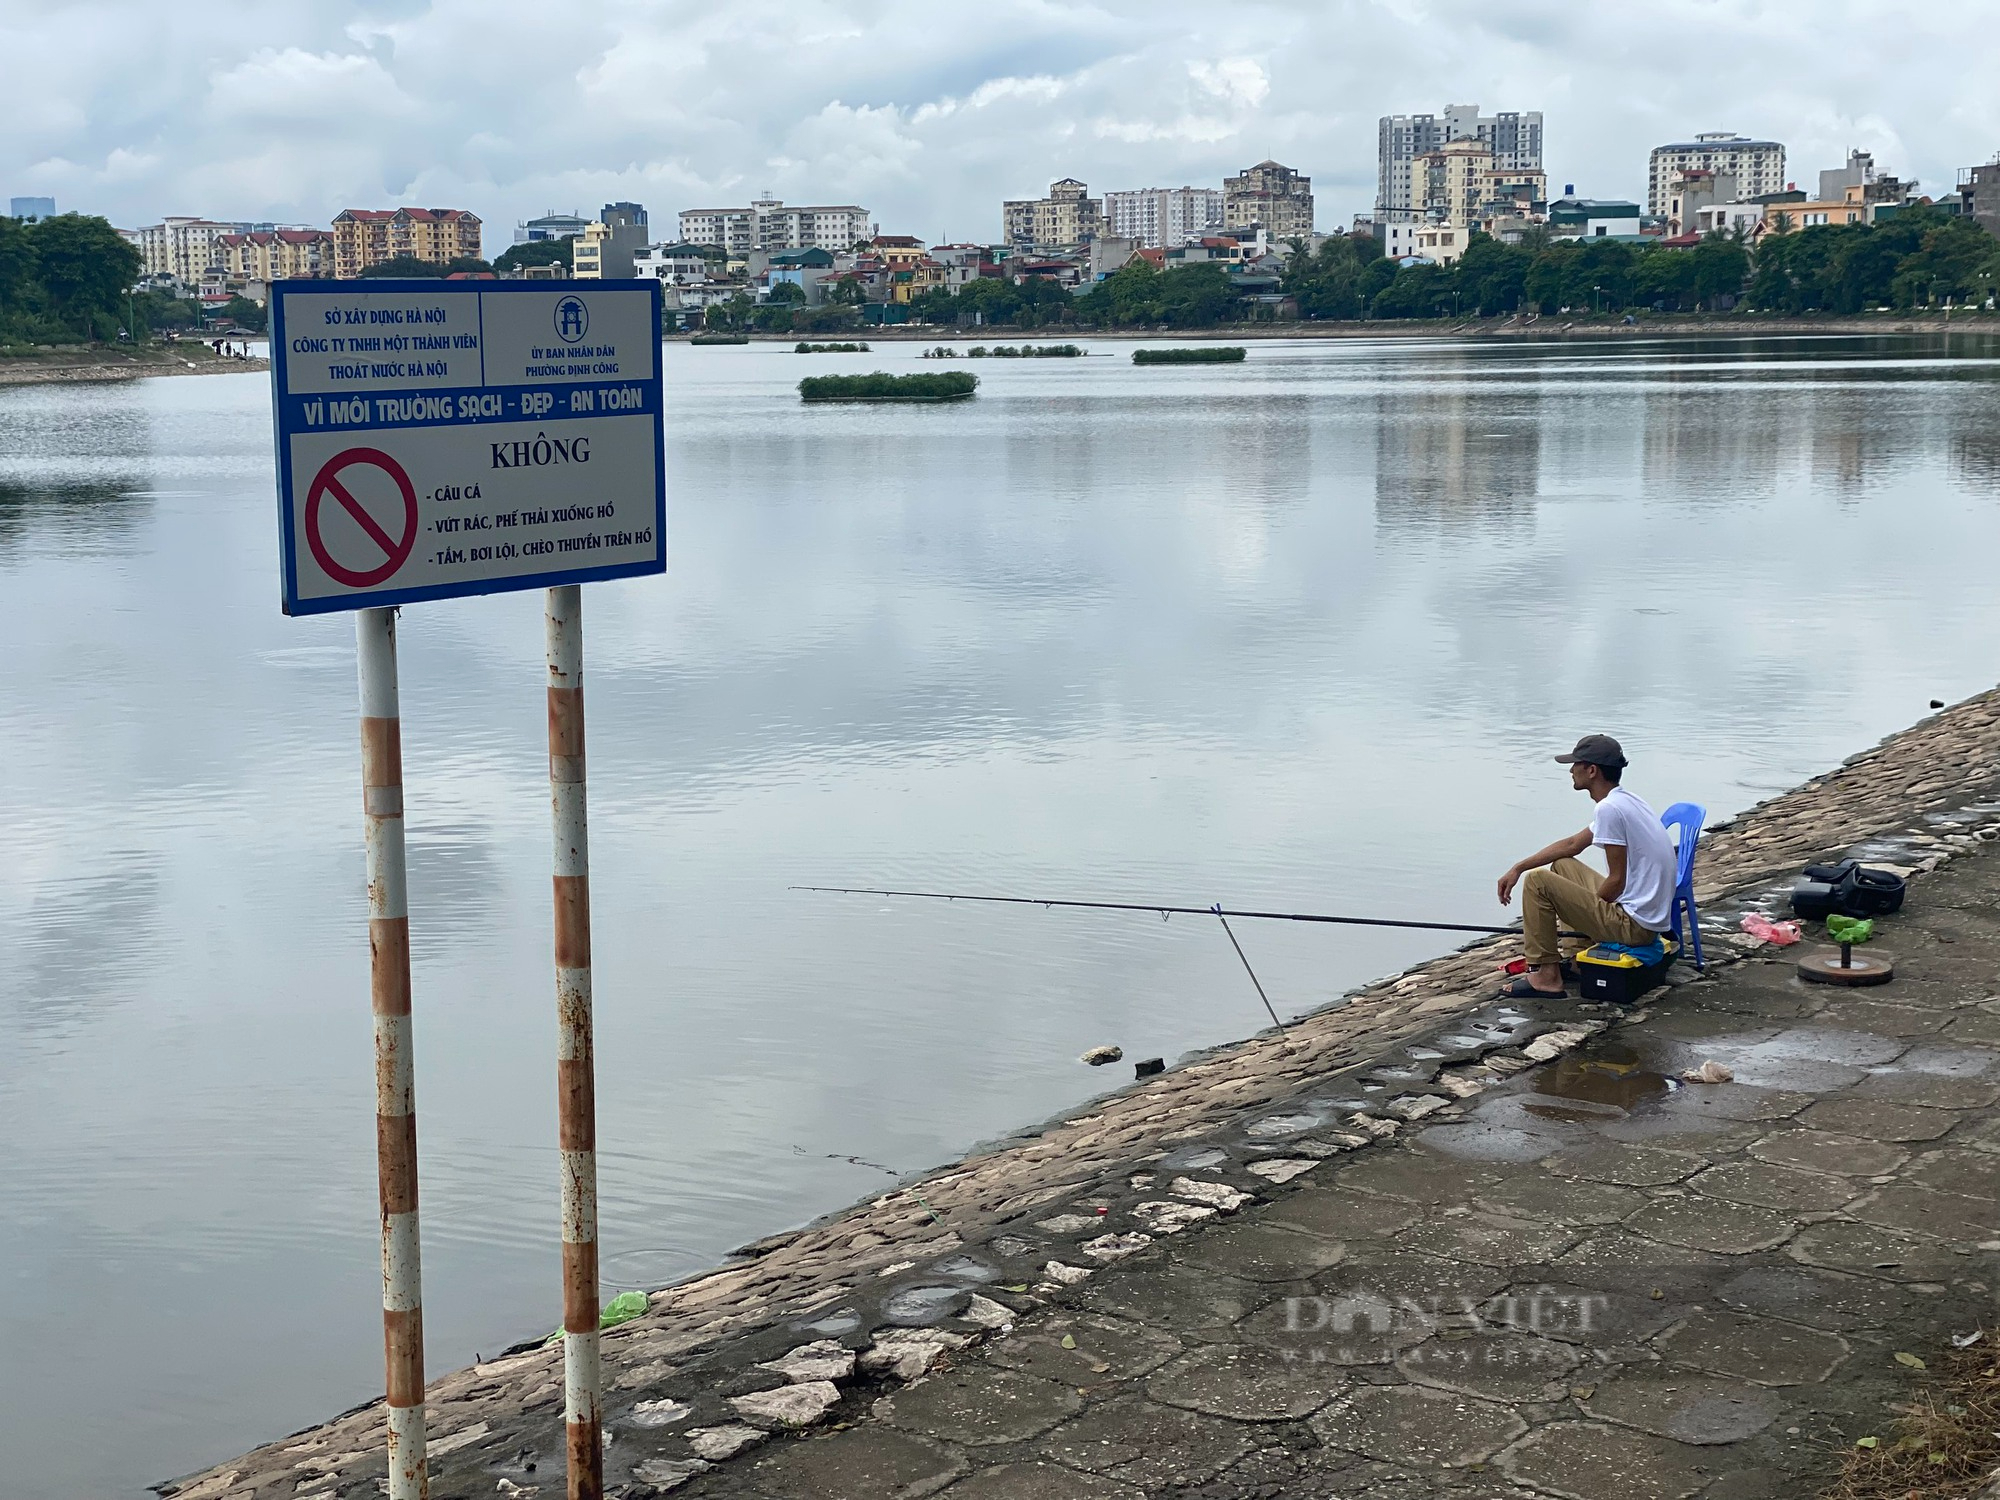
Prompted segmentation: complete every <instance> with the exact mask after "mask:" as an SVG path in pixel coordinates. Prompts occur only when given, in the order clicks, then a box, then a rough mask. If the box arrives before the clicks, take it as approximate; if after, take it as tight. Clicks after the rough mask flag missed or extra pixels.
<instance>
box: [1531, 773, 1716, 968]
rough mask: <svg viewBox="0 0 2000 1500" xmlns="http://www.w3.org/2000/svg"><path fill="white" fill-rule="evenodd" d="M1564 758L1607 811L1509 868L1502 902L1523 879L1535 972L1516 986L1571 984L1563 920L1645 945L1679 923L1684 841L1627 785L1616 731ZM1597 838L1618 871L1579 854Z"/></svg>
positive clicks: (1578, 783) (1577, 928)
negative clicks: (1678, 844) (1677, 889)
mask: <svg viewBox="0 0 2000 1500" xmlns="http://www.w3.org/2000/svg"><path fill="white" fill-rule="evenodd" d="M1556 760H1557V762H1558V763H1559V764H1561V765H1566V766H1568V767H1569V784H1570V785H1571V786H1573V787H1575V788H1576V790H1578V791H1579V792H1587V793H1589V794H1590V800H1591V801H1592V802H1594V803H1596V804H1597V812H1596V814H1595V816H1593V817H1592V818H1591V820H1590V826H1589V827H1588V828H1586V829H1584V830H1583V831H1582V832H1580V833H1573V834H1571V835H1570V836H1569V837H1568V838H1565V839H1557V840H1556V841H1555V842H1554V843H1553V844H1551V845H1549V846H1548V848H1546V849H1543V850H1541V851H1540V852H1539V853H1535V854H1531V855H1529V856H1528V857H1527V858H1526V859H1524V860H1520V861H1517V862H1516V863H1515V864H1514V865H1513V866H1512V867H1511V868H1510V869H1509V870H1508V871H1507V873H1506V874H1504V875H1502V876H1501V877H1500V904H1501V905H1502V906H1506V905H1508V904H1510V903H1511V902H1512V901H1513V899H1514V887H1515V886H1516V885H1519V886H1520V888H1521V926H1522V929H1523V936H1524V937H1525V938H1526V939H1527V960H1528V972H1527V973H1526V974H1523V975H1522V976H1521V977H1520V978H1519V979H1517V980H1515V981H1514V983H1513V984H1512V985H1511V986H1509V988H1508V990H1507V993H1508V995H1510V996H1512V997H1515V998H1517V999H1525V998H1527V997H1529V996H1531V995H1560V994H1562V993H1563V971H1562V953H1561V951H1560V950H1559V949H1558V948H1557V947H1556V934H1557V931H1558V930H1559V928H1562V927H1567V928H1568V929H1569V930H1570V931H1572V932H1578V933H1582V934H1583V935H1584V936H1585V937H1587V938H1589V939H1591V941H1593V942H1599V943H1622V944H1624V945H1626V946H1627V947H1632V948H1643V947H1645V946H1647V945H1648V944H1649V943H1652V942H1654V941H1656V940H1657V939H1658V938H1659V936H1660V935H1661V934H1662V933H1664V932H1665V931H1667V929H1668V928H1669V927H1671V926H1672V925H1673V908H1674V877H1675V873H1676V861H1675V855H1674V844H1673V840H1672V838H1670V837H1669V836H1668V834H1667V830H1666V829H1665V828H1664V827H1662V826H1661V824H1660V816H1659V814H1658V813H1656V812H1654V811H1653V809H1652V808H1650V807H1648V806H1647V805H1646V804H1645V803H1644V802H1643V801H1641V800H1640V799H1639V798H1638V797H1635V796H1634V795H1632V793H1630V792H1628V791H1626V790H1625V788H1624V787H1622V786H1620V785H1619V781H1620V780H1621V779H1622V778H1623V776H1624V774H1625V766H1626V760H1625V752H1624V750H1623V749H1621V748H1620V747H1619V744H1618V741H1616V740H1614V739H1613V738H1611V736H1610V735H1608V734H1587V735H1585V736H1584V737H1583V738H1582V739H1580V740H1578V741H1577V742H1576V748H1575V749H1574V750H1572V751H1570V753H1569V754H1567V755H1558V756H1557V757H1556ZM1592 844H1596V845H1597V846H1598V847H1600V848H1601V849H1603V850H1604V861H1605V863H1606V864H1607V865H1608V866H1610V873H1609V874H1602V875H1601V874H1599V873H1598V872H1597V871H1596V870H1593V869H1592V868H1591V867H1590V866H1589V865H1587V864H1585V863H1583V861H1581V860H1580V859H1578V858H1577V856H1578V855H1579V854H1581V853H1583V851H1584V850H1586V849H1588V848H1589V847H1590V846H1591V845H1592Z"/></svg>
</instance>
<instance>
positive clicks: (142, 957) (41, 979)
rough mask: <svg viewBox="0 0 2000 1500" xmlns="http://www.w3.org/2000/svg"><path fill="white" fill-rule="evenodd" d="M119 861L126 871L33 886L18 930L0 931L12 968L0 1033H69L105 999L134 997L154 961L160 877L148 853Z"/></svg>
mask: <svg viewBox="0 0 2000 1500" xmlns="http://www.w3.org/2000/svg"><path fill="white" fill-rule="evenodd" d="M122 859H123V861H124V862H125V863H126V865H127V868H124V869H121V870H117V871H112V872H109V873H105V874H101V875H95V876H83V877H75V878H56V879H51V880H49V881H48V882H47V883H45V884H42V885H40V886H38V887H37V888H36V889H35V891H34V893H33V895H32V897H31V899H30V903H29V906H28V909H27V912H26V914H25V916H24V918H23V919H22V920H21V922H20V924H19V926H18V928H17V929H15V930H11V931H10V930H9V929H8V928H6V927H0V946H4V948H5V950H6V952H7V953H8V954H9V955H10V959H9V966H10V968H12V970H13V977H12V978H11V979H10V980H9V982H8V983H7V985H6V987H5V989H4V990H0V999H5V1000H6V1001H7V1003H6V1004H5V1005H4V1006H0V1035H5V1034H6V1031H7V1030H8V1029H9V1028H18V1029H19V1031H20V1032H21V1033H22V1035H23V1038H32V1039H35V1040H38V1041H42V1042H47V1041H51V1040H53V1039H55V1038H56V1037H58V1036H61V1035H66V1034H69V1033H72V1032H74V1031H75V1029H76V1028H77V1027H78V1026H79V1025H80V1024H81V1023H82V1022H83V1021H84V1019H85V1018H86V1017H87V1016H91V1015H93V1014H94V1013H96V1012H98V1011H99V1010H100V1008H101V1007H102V1006H103V1005H104V1004H105V1003H106V1002H107V1001H113V1002H123V1001H124V1000H126V999H129V998H132V997H131V995H130V991H129V987H130V986H131V984H132V983H133V981H135V980H137V979H138V978H139V977H140V976H141V975H143V974H144V973H145V972H146V969H147V967H148V966H149V965H151V964H154V963H157V962H158V961H159V958H160V954H159V952H158V946H157V945H158V943H159V940H160V937H161V933H160V906H161V886H162V882H161V873H160V871H159V869H158V868H157V866H156V865H155V864H154V862H153V861H152V860H151V858H150V857H149V856H147V855H144V854H138V853H126V854H124V855H123V856H122ZM97 1019H102V1017H101V1015H99V1016H97Z"/></svg>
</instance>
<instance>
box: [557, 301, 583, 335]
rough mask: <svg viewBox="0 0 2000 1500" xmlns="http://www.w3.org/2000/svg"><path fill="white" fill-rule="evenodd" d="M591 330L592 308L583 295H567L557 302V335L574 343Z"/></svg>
mask: <svg viewBox="0 0 2000 1500" xmlns="http://www.w3.org/2000/svg"><path fill="white" fill-rule="evenodd" d="M589 331H590V309H589V308H587V307H585V306H584V305H583V298H581V297H565V298H563V299H562V301H560V302H558V303H557V304H556V337H557V338H559V339H561V340H562V341H563V342H564V343H565V344H574V343H575V342H576V341H577V340H578V339H580V338H582V337H583V336H584V334H586V333H588V332H589Z"/></svg>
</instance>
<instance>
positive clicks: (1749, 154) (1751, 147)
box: [1646, 130, 1785, 214]
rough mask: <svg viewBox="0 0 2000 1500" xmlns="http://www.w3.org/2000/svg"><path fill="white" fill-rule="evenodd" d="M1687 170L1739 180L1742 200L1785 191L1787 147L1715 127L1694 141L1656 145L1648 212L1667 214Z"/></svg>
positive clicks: (1648, 180) (1648, 182) (1648, 185)
mask: <svg viewBox="0 0 2000 1500" xmlns="http://www.w3.org/2000/svg"><path fill="white" fill-rule="evenodd" d="M1685 172H1714V173H1717V174H1722V175H1727V176H1730V177H1734V178H1735V179H1736V196H1737V197H1738V198H1739V199H1749V198H1755V197H1757V196H1758V195H1759V194H1760V193H1782V192H1783V191H1784V190H1785V148H1784V147H1783V146H1781V145H1779V144H1778V143H1777V142H1776V141H1753V140H1751V139H1750V138H1749V137H1748V136H1741V135H1737V134H1735V133H1734V132H1732V131H1728V130H1711V131H1708V132H1706V133H1704V134H1702V135H1698V136H1696V137H1695V138H1694V139H1693V140H1691V141H1674V142H1672V143H1670V144H1668V145H1665V146H1655V147H1654V148H1653V158H1652V163H1651V166H1650V168H1649V169H1648V171H1647V173H1646V212H1647V213H1651V214H1664V213H1665V212H1666V211H1667V208H1668V204H1669V200H1670V199H1671V198H1672V197H1673V191H1674V179H1675V178H1677V177H1679V176H1681V174H1682V173H1685Z"/></svg>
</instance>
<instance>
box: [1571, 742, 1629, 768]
mask: <svg viewBox="0 0 2000 1500" xmlns="http://www.w3.org/2000/svg"><path fill="white" fill-rule="evenodd" d="M1556 760H1557V761H1558V762H1559V763H1560V764H1562V765H1565V766H1571V765H1577V764H1579V763H1581V764H1583V765H1586V766H1610V767H1611V768H1612V769H1613V770H1618V769H1621V768H1623V767H1624V766H1626V765H1628V764H1630V762H1628V761H1627V760H1626V759H1625V751H1624V749H1623V747H1621V746H1620V745H1619V743H1618V741H1616V740H1614V739H1613V738H1611V736H1610V735H1608V734H1586V735H1585V736H1584V737H1583V738H1582V739H1580V740H1578V741H1577V742H1576V748H1575V749H1574V750H1572V751H1570V753H1569V754H1567V755H1558V756H1557V757H1556Z"/></svg>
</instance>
